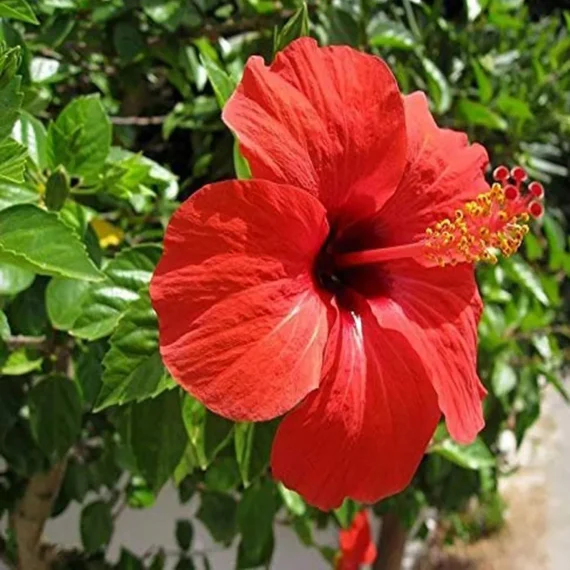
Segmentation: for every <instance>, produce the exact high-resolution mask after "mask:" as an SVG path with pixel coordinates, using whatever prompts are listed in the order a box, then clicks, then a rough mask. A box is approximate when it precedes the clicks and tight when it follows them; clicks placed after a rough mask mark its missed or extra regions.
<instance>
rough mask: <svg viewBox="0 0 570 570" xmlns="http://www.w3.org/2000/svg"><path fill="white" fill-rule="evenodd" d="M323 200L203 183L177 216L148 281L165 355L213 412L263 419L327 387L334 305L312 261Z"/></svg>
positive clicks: (280, 189) (276, 189)
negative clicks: (317, 281)
mask: <svg viewBox="0 0 570 570" xmlns="http://www.w3.org/2000/svg"><path fill="white" fill-rule="evenodd" d="M327 234H328V224H327V221H326V219H325V211H324V209H323V207H322V205H321V204H320V203H319V202H318V200H316V199H315V198H313V197H312V196H310V195H309V194H307V193H306V192H304V191H302V190H298V189H296V188H293V187H288V186H281V185H278V184H274V183H270V182H263V181H248V182H238V181H231V182H221V183H219V184H214V185H211V186H206V187H205V188H203V189H202V190H200V191H199V192H197V193H196V194H194V195H193V196H192V197H191V198H190V199H189V200H187V201H186V202H185V203H184V204H183V205H182V206H181V207H180V208H179V210H178V211H177V212H176V213H175V214H174V216H173V217H172V220H171V222H170V224H169V226H168V229H167V232H166V238H165V241H164V255H163V257H162V259H161V261H160V263H159V264H158V267H157V269H156V271H155V274H154V276H153V279H152V283H151V288H150V291H151V297H152V301H153V306H154V308H155V310H156V312H157V314H158V318H159V327H160V350H161V354H162V357H163V360H164V362H165V364H166V365H167V367H168V369H169V370H170V372H171V373H172V375H173V376H174V378H175V379H176V380H177V381H178V382H179V383H180V384H181V385H182V386H183V387H184V388H185V389H186V390H187V391H188V392H190V393H191V394H193V395H194V396H195V397H197V398H198V399H199V400H200V401H202V402H203V403H204V404H205V405H206V406H208V407H209V408H210V409H212V410H213V411H215V412H217V413H219V414H221V415H223V416H226V417H229V418H232V419H235V420H247V421H255V420H266V419H270V418H273V417H276V416H278V415H281V414H283V413H284V412H286V411H288V410H289V409H291V408H292V407H293V406H294V405H296V404H297V403H298V402H299V401H300V400H301V399H302V398H303V397H304V396H305V395H306V394H307V393H308V392H310V391H311V390H313V389H314V388H316V387H317V386H318V384H319V379H320V374H321V361H322V354H323V350H324V345H325V343H326V338H327V333H328V323H327V308H326V305H325V303H324V302H323V300H322V299H321V298H320V296H319V294H318V293H317V291H316V290H315V287H314V284H313V280H312V277H311V272H312V266H313V262H314V259H315V256H316V255H317V253H318V251H319V249H320V248H321V245H322V244H323V242H324V241H325V239H326V237H327Z"/></svg>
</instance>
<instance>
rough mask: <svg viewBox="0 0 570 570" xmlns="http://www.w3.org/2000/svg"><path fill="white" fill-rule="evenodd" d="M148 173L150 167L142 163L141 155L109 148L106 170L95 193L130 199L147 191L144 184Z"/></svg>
mask: <svg viewBox="0 0 570 570" xmlns="http://www.w3.org/2000/svg"><path fill="white" fill-rule="evenodd" d="M149 173H150V165H148V164H145V162H143V157H142V156H141V155H138V154H134V153H130V152H126V151H123V150H122V149H117V147H111V152H110V153H109V156H108V157H107V168H106V169H105V171H104V172H103V174H102V175H101V177H100V180H99V182H98V184H97V191H98V192H104V193H106V194H110V195H112V196H117V198H123V199H130V198H132V197H133V196H135V195H137V194H141V193H143V192H144V191H145V190H147V188H146V187H145V186H144V183H145V182H146V181H147V180H148V178H149Z"/></svg>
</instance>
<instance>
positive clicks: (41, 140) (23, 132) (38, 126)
mask: <svg viewBox="0 0 570 570" xmlns="http://www.w3.org/2000/svg"><path fill="white" fill-rule="evenodd" d="M12 137H14V139H15V140H17V141H18V142H19V143H21V144H23V145H24V146H25V147H26V148H27V149H28V155H29V156H30V158H31V159H32V160H33V161H34V162H35V163H36V165H37V166H39V167H40V168H42V169H43V168H46V167H47V132H46V130H45V127H44V126H43V124H42V123H41V121H38V119H36V118H35V117H33V116H32V115H30V114H29V113H27V112H26V111H20V118H19V119H18V120H17V121H16V124H15V125H14V128H13V129H12Z"/></svg>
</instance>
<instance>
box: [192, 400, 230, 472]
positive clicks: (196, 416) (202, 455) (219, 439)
mask: <svg viewBox="0 0 570 570" xmlns="http://www.w3.org/2000/svg"><path fill="white" fill-rule="evenodd" d="M182 418H183V421H184V426H185V427H186V432H187V433H188V437H189V438H190V441H191V442H192V444H193V446H194V449H195V450H196V454H197V458H198V461H199V464H200V466H201V467H202V469H206V467H208V465H209V464H210V463H211V462H212V461H213V460H214V458H215V457H216V455H217V454H218V453H219V452H220V451H221V450H222V449H223V448H224V447H225V446H226V444H227V443H228V442H229V440H230V438H231V436H232V430H233V428H234V424H233V422H231V421H230V420H226V419H225V418H222V417H221V416H218V415H216V414H214V413H213V412H210V411H209V410H206V408H204V406H202V404H200V402H198V401H197V400H195V399H194V398H192V397H191V396H190V395H188V394H187V395H186V396H185V397H184V402H183V405H182Z"/></svg>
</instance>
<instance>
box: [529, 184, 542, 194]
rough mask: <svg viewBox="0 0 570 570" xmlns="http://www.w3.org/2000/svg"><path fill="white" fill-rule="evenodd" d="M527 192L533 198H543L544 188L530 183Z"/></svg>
mask: <svg viewBox="0 0 570 570" xmlns="http://www.w3.org/2000/svg"><path fill="white" fill-rule="evenodd" d="M528 191H529V192H530V193H531V194H532V195H533V196H534V197H535V198H542V197H543V196H544V188H543V186H542V184H541V183H540V182H531V183H530V184H529V185H528Z"/></svg>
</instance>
